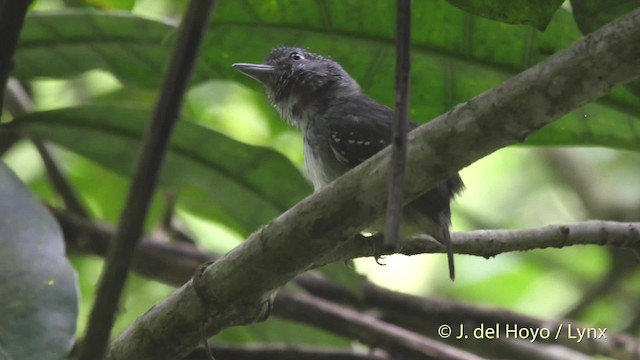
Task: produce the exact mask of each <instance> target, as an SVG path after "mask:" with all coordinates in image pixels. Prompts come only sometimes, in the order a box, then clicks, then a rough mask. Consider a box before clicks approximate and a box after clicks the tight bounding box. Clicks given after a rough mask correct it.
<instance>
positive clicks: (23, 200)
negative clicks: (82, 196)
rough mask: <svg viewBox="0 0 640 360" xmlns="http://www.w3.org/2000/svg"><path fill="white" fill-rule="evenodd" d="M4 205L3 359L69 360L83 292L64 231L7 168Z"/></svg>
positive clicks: (1, 184) (1, 173)
mask: <svg viewBox="0 0 640 360" xmlns="http://www.w3.org/2000/svg"><path fill="white" fill-rule="evenodd" d="M0 199H2V201H0V234H2V236H0V246H1V247H2V251H0V358H2V359H20V360H29V359H34V360H35V359H38V360H41V359H56V360H57V359H63V358H66V357H67V355H68V353H69V351H70V350H71V347H72V345H73V343H74V340H75V339H74V335H75V329H76V319H77V316H78V289H77V284H76V275H75V272H74V270H73V268H72V267H71V265H70V264H69V262H68V261H67V258H66V257H65V251H64V240H63V238H62V232H61V230H60V227H59V226H58V223H56V221H55V220H54V219H53V217H52V216H51V215H50V214H49V213H48V212H47V211H46V210H45V209H44V208H43V207H42V205H41V204H40V203H39V202H38V200H37V199H36V198H35V197H34V196H33V195H32V194H31V193H30V192H29V190H27V189H26V188H25V187H24V185H23V184H22V183H21V182H20V180H18V178H17V177H16V176H15V175H14V174H13V173H12V172H11V171H10V170H9V169H8V168H7V167H6V166H5V165H4V164H3V163H0Z"/></svg>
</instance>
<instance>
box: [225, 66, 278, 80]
mask: <svg viewBox="0 0 640 360" xmlns="http://www.w3.org/2000/svg"><path fill="white" fill-rule="evenodd" d="M232 66H233V67H234V68H235V69H237V70H239V71H240V72H242V73H244V74H245V75H249V76H251V77H252V78H254V79H256V80H258V81H260V82H261V83H263V84H264V83H267V81H268V79H269V77H270V76H271V74H273V73H274V72H275V70H276V68H274V67H273V66H271V65H263V64H246V63H236V64H233V65H232Z"/></svg>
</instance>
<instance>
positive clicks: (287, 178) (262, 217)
mask: <svg viewBox="0 0 640 360" xmlns="http://www.w3.org/2000/svg"><path fill="white" fill-rule="evenodd" d="M149 118H150V112H149V111H148V110H145V109H129V108H123V107H115V106H85V107H78V108H66V109H61V110H53V111H46V112H36V113H32V114H28V115H25V116H23V117H20V118H18V119H17V121H15V122H14V123H13V125H11V126H16V127H17V128H18V129H19V130H21V131H23V132H26V133H28V134H29V135H31V136H36V137H38V138H41V139H45V140H49V141H53V142H55V143H57V144H59V145H62V146H63V147H65V148H67V149H69V150H71V151H74V152H76V153H78V154H80V155H83V156H85V157H87V158H89V159H91V160H93V161H95V162H97V163H99V164H101V165H102V166H104V167H106V168H108V169H110V170H112V171H115V172H117V173H119V174H122V175H125V176H131V174H132V169H133V168H134V166H135V161H136V158H137V156H136V154H137V153H138V148H139V145H140V144H139V143H140V138H141V136H142V132H143V130H144V128H145V125H146V123H147V121H148V119H149ZM160 184H161V186H164V187H167V188H172V189H178V190H179V191H180V192H179V194H180V205H182V206H184V207H185V208H186V209H187V210H190V211H193V212H195V213H197V214H200V215H202V216H206V217H207V218H209V219H216V220H218V221H220V222H222V223H225V224H227V225H228V226H231V227H233V228H234V229H236V230H237V231H239V232H240V233H242V234H247V233H249V232H251V231H253V230H255V229H256V228H257V227H259V226H260V225H262V224H264V223H266V222H267V221H269V220H271V219H272V218H274V217H275V216H277V215H279V214H280V213H282V212H283V211H285V210H287V209H289V208H290V207H291V206H293V205H294V204H295V203H297V202H298V201H299V200H301V199H302V198H303V197H304V196H306V195H308V194H309V193H310V192H311V188H310V186H309V184H308V183H307V181H306V180H305V179H304V178H303V177H302V176H301V174H300V173H299V171H298V170H297V169H296V168H295V167H294V166H293V165H292V164H291V163H290V162H289V161H288V160H287V159H286V158H285V157H284V156H282V155H281V154H279V153H277V152H275V151H273V150H271V149H268V148H263V147H257V146H251V145H247V144H244V143H241V142H238V141H235V140H232V139H230V138H228V137H226V136H224V135H222V134H220V133H218V132H216V131H213V130H210V129H207V128H205V127H203V126H201V125H198V124H195V123H193V122H189V121H184V120H183V121H180V122H179V123H178V125H177V127H176V129H175V132H174V135H173V138H172V142H171V147H170V149H169V153H168V156H167V157H166V159H165V163H164V167H163V172H162V175H161V178H160Z"/></svg>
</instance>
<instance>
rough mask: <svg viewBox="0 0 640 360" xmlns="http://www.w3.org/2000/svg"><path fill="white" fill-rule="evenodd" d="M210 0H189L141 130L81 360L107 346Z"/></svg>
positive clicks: (95, 355) (98, 356) (98, 354)
mask: <svg viewBox="0 0 640 360" xmlns="http://www.w3.org/2000/svg"><path fill="white" fill-rule="evenodd" d="M213 5H214V1H213V0H206V1H205V0H192V1H191V2H190V4H189V8H188V10H187V13H186V15H185V18H184V22H183V24H182V29H181V31H180V35H179V38H178V40H177V43H176V47H175V49H174V51H173V55H172V59H171V62H170V64H169V68H168V70H167V74H166V76H165V79H164V83H163V87H162V91H161V93H160V96H159V98H158V102H157V105H156V108H155V111H154V113H153V116H152V119H151V123H150V126H149V128H148V129H147V132H146V134H145V136H144V142H143V144H142V149H141V153H140V157H139V160H138V164H137V168H136V172H135V174H134V177H133V180H132V182H131V187H130V188H129V193H128V195H127V202H126V205H125V208H124V210H123V211H122V213H121V216H120V225H119V228H118V231H117V232H116V235H115V238H114V241H113V243H112V244H111V246H110V247H109V252H108V254H107V260H106V264H105V268H104V270H103V274H102V277H101V280H100V284H99V286H98V291H97V295H96V301H95V304H94V305H93V308H92V309H91V314H90V316H89V322H88V325H87V333H86V336H85V339H84V342H83V345H82V347H81V348H80V354H79V356H78V358H79V359H80V360H95V359H101V358H102V357H103V356H104V353H105V350H106V348H107V343H108V341H109V335H110V333H111V328H112V326H113V323H114V320H115V314H116V311H117V308H118V303H119V299H120V295H121V293H122V290H123V288H124V284H125V281H126V279H127V274H128V272H129V267H130V265H131V261H132V259H133V256H134V253H135V249H136V246H137V245H138V239H139V238H140V236H141V235H142V228H143V225H144V220H145V218H146V214H147V210H148V208H149V203H150V201H151V197H152V195H153V189H154V188H155V185H156V182H157V179H158V174H159V172H160V167H161V165H162V160H163V158H164V154H165V152H166V149H167V147H168V144H169V139H170V137H171V133H172V130H173V127H174V125H175V123H176V121H177V119H178V113H179V111H180V105H181V103H182V97H183V95H184V92H185V90H186V87H187V84H188V82H189V76H190V75H191V71H192V70H193V67H194V64H195V62H196V59H197V55H198V50H199V48H200V42H201V39H202V37H203V36H204V33H205V31H206V28H207V23H208V21H209V15H210V13H211V11H212V8H213Z"/></svg>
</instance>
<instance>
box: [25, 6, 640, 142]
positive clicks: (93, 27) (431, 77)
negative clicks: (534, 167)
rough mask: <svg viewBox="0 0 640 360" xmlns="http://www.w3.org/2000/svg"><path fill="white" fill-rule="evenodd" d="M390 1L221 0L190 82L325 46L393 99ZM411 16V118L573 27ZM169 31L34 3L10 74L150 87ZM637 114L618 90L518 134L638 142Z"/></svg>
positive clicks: (566, 41)
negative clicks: (100, 73) (109, 79)
mask: <svg viewBox="0 0 640 360" xmlns="http://www.w3.org/2000/svg"><path fill="white" fill-rule="evenodd" d="M393 6H394V5H393V2H390V1H382V0H377V1H373V0H367V1H366V2H365V1H363V0H341V1H337V0H336V1H321V2H317V1H293V0H278V1H276V0H274V1H268V2H265V1H261V0H253V1H252V0H247V1H243V2H237V1H221V2H220V4H219V5H218V7H217V8H216V12H215V16H214V19H213V21H212V23H211V26H210V31H209V34H208V36H207V37H206V40H205V44H204V46H203V50H202V52H201V61H200V62H199V64H198V67H197V69H196V72H195V74H194V79H193V81H194V82H202V81H204V80H206V79H211V78H218V79H220V78H224V79H229V78H230V79H234V80H237V81H240V82H242V83H244V84H247V85H248V86H250V87H252V88H254V89H256V90H261V89H260V87H259V85H258V84H256V83H254V82H253V81H251V79H248V78H246V77H243V76H242V75H240V74H238V73H237V72H235V71H234V70H233V69H232V68H231V67H230V65H231V64H232V63H234V62H256V61H260V60H261V59H263V58H264V57H265V55H266V54H267V53H268V52H269V50H270V49H271V47H273V46H276V45H281V44H292V45H301V46H305V47H308V48H310V49H312V50H314V51H316V52H319V53H322V54H327V55H330V56H332V57H333V58H334V59H335V60H337V61H339V62H340V63H341V64H342V65H343V66H344V67H345V69H347V71H349V73H350V74H352V76H353V77H354V78H356V79H357V80H358V82H359V83H360V84H361V86H362V87H363V89H364V90H365V91H366V92H367V93H368V94H369V95H371V96H372V97H373V98H375V99H377V100H379V101H381V102H383V103H386V104H389V105H392V104H393V89H394V85H393V84H394V77H393V76H394V71H393V69H394V65H393V64H394V48H395V44H394V19H395V18H394V16H391V14H393V13H394V7H393ZM413 19H414V30H413V69H412V96H411V117H412V118H414V119H415V120H417V121H419V122H424V121H427V120H428V119H431V118H433V117H435V116H437V115H438V114H441V113H443V112H445V111H447V110H448V109H450V108H451V107H452V106H454V105H455V104H457V103H461V102H464V101H467V100H468V99H470V98H472V97H473V96H476V95H478V94H479V93H481V92H483V91H485V90H487V89H489V88H491V87H493V86H495V85H497V84H499V83H500V82H502V81H504V80H506V79H508V78H509V77H511V76H513V75H515V74H516V73H518V72H520V71H522V70H524V69H526V68H528V67H529V66H531V65H532V64H535V63H537V62H539V61H541V60H544V59H545V58H546V57H547V56H548V55H550V54H552V53H554V52H556V51H558V50H560V49H562V48H565V47H567V46H568V45H570V44H571V43H572V42H574V41H576V40H577V39H579V38H580V37H581V35H580V33H579V31H578V30H577V28H576V26H575V23H574V21H573V18H572V16H571V14H570V13H569V12H567V11H565V10H563V9H561V10H559V11H558V12H557V13H556V14H555V16H554V17H553V20H552V22H551V23H550V25H549V26H548V28H547V30H546V31H545V32H544V33H539V32H537V31H536V30H534V29H532V28H530V27H527V26H522V25H506V24H502V23H497V22H494V21H490V20H487V19H483V18H480V17H476V16H472V15H469V14H467V13H465V12H463V11H461V10H459V9H457V8H455V7H453V6H451V5H449V4H447V3H446V2H443V1H420V2H415V3H414V7H413ZM174 38H175V29H174V27H173V26H171V25H169V24H167V23H161V22H157V21H152V20H147V19H142V18H138V17H135V16H132V15H130V14H125V13H113V12H87V11H66V12H56V13H36V14H32V15H31V16H30V17H29V19H28V21H27V22H26V24H25V28H24V31H23V34H22V37H21V42H20V45H19V49H18V52H17V54H16V71H15V75H16V76H18V77H20V78H23V79H33V78H35V77H38V76H53V77H69V76H72V75H75V74H79V73H80V72H82V71H85V70H88V69H93V68H102V69H106V70H108V71H111V72H113V73H114V75H115V76H116V77H118V78H119V79H121V80H122V81H123V82H125V83H127V84H128V85H135V86H143V87H155V86H158V85H159V84H160V78H161V76H160V74H162V72H163V68H164V65H165V64H166V61H167V59H168V54H169V52H170V50H171V45H172V41H173V39H174ZM271 114H272V116H275V112H272V113H271ZM639 117H640V100H639V99H638V97H636V96H634V95H633V94H632V93H631V92H629V91H628V90H625V89H617V90H615V91H614V92H613V93H612V94H610V95H608V96H606V97H605V98H603V99H602V100H601V101H598V102H596V103H594V104H593V105H590V106H587V107H585V108H583V109H581V110H579V111H577V112H576V113H574V114H572V115H569V116H567V117H566V118H564V119H561V120H560V121H558V122H556V123H554V124H553V125H551V126H549V127H547V128H545V129H543V130H542V131H540V132H539V133H538V134H537V135H536V136H534V137H532V138H531V139H530V140H529V141H528V142H527V144H529V145H578V146H593V145H598V146H608V147H612V148H622V149H637V148H638V146H637V145H638V138H639V135H638V133H639V131H638V130H637V129H638V128H640V126H639V125H638V118H639Z"/></svg>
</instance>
